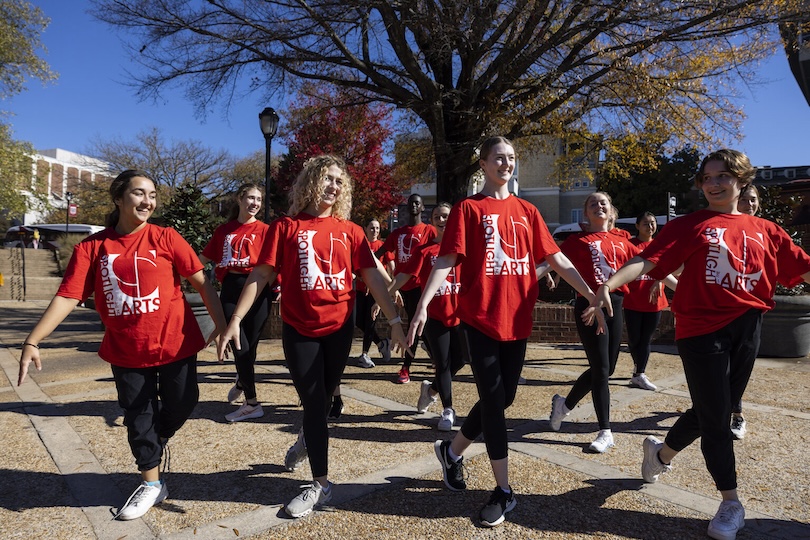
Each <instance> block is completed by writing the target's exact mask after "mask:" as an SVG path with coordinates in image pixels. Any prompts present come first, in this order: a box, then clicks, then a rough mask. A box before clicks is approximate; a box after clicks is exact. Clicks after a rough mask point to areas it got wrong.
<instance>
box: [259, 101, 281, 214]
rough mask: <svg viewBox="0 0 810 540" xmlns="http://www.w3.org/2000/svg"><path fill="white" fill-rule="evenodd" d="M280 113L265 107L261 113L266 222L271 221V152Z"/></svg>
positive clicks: (260, 125) (260, 126)
mask: <svg viewBox="0 0 810 540" xmlns="http://www.w3.org/2000/svg"><path fill="white" fill-rule="evenodd" d="M278 119H279V118H278V113H276V110H275V109H274V108H272V107H265V108H264V110H263V111H262V112H260V113H259V128H260V129H261V130H262V134H263V135H264V145H265V146H264V222H265V223H267V222H269V221H270V152H271V146H272V144H273V137H275V135H276V132H277V131H278Z"/></svg>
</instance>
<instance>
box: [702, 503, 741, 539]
mask: <svg viewBox="0 0 810 540" xmlns="http://www.w3.org/2000/svg"><path fill="white" fill-rule="evenodd" d="M743 527H745V509H744V508H743V507H742V504H740V501H723V502H721V503H720V508H718V509H717V513H716V514H715V515H714V518H712V520H711V521H710V522H709V530H708V534H709V537H710V538H715V539H717V540H734V539H735V538H736V537H737V531H739V530H740V529H742V528H743Z"/></svg>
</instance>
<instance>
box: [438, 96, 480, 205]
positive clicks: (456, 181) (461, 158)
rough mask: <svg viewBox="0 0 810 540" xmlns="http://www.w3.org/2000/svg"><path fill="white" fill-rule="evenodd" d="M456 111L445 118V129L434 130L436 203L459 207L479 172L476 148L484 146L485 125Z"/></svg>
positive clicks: (442, 126) (445, 115) (446, 111)
mask: <svg viewBox="0 0 810 540" xmlns="http://www.w3.org/2000/svg"><path fill="white" fill-rule="evenodd" d="M460 116H462V115H461V114H459V113H455V112H454V111H448V110H447V108H445V113H444V115H443V117H442V125H441V126H438V127H437V129H431V132H432V133H433V155H434V157H435V160H436V200H437V202H449V203H451V204H455V203H456V202H458V201H460V200H461V199H463V198H464V197H466V196H467V188H468V187H469V185H470V177H471V176H472V174H473V173H474V172H475V171H476V170H477V169H478V161H477V160H476V159H475V158H476V157H477V156H476V152H475V150H476V148H477V147H478V145H479V144H480V142H481V137H482V132H483V126H482V123H481V122H478V121H476V122H469V121H467V120H465V119H462V118H460Z"/></svg>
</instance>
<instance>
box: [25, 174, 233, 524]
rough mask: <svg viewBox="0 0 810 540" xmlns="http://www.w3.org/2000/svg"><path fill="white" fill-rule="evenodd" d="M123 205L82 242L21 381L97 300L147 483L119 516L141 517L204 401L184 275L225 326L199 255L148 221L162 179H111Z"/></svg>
mask: <svg viewBox="0 0 810 540" xmlns="http://www.w3.org/2000/svg"><path fill="white" fill-rule="evenodd" d="M110 198H111V199H112V201H113V203H114V204H115V209H114V210H113V211H112V213H111V214H110V215H109V216H108V218H107V228H106V229H104V230H103V231H101V232H99V233H96V234H94V235H92V236H89V237H87V238H86V239H84V240H83V241H82V242H80V243H79V244H77V245H76V247H75V248H74V250H73V256H72V257H71V259H70V262H69V263H68V267H67V270H66V271H65V277H64V279H63V280H62V284H61V285H60V287H59V290H58V291H57V293H56V296H55V297H54V298H53V300H52V301H51V303H50V305H49V306H48V308H47V309H46V310H45V313H44V314H43V315H42V318H40V320H39V322H38V323H37V325H36V326H35V327H34V329H33V330H32V331H31V333H30V334H29V335H28V337H27V338H26V340H25V343H24V344H23V349H22V355H21V357H20V374H19V379H18V381H17V384H18V385H19V384H22V382H23V381H24V380H25V377H26V375H27V373H28V368H29V365H30V363H31V362H34V365H35V366H36V368H37V369H38V370H39V369H41V368H42V364H41V360H40V351H39V344H40V342H41V341H42V340H44V339H45V338H46V337H48V336H49V335H50V334H51V332H53V331H54V329H55V328H56V327H57V326H58V325H59V323H61V322H62V321H63V320H64V319H65V317H67V316H68V315H69V314H70V312H71V311H72V310H73V308H75V307H76V305H78V303H79V302H82V301H84V300H86V299H87V298H88V297H89V296H90V295H94V296H95V302H96V310H97V311H98V313H99V315H100V316H101V322H102V323H104V338H103V340H102V342H101V347H100V348H99V351H98V355H99V356H100V357H101V358H102V359H103V360H106V361H107V362H109V363H110V364H111V367H112V373H113V377H114V378H115V386H116V389H117V390H118V403H119V405H121V408H123V409H124V425H125V426H126V427H127V438H128V440H129V445H130V448H131V450H132V454H133V456H135V463H136V465H137V466H138V470H139V471H140V472H141V479H142V483H141V485H140V486H138V488H137V489H136V490H135V492H134V493H133V494H132V496H131V497H130V498H129V500H128V501H127V502H126V503H125V504H124V505H123V506H122V507H121V508H120V509H119V511H118V513H117V514H116V517H117V518H118V519H121V520H129V519H136V518H139V517H141V516H143V515H144V514H145V513H146V512H147V511H148V510H149V509H150V508H151V507H152V506H153V505H155V504H156V503H159V502H160V501H162V500H164V499H165V498H166V497H167V496H168V489H167V486H166V483H165V482H164V481H163V480H161V479H160V472H159V470H158V467H159V465H160V462H161V458H162V456H163V453H164V449H165V448H166V444H167V442H168V440H169V438H170V437H171V436H172V435H174V434H175V432H176V431H177V430H178V429H180V427H181V426H182V425H183V424H184V423H185V422H186V420H187V419H188V417H189V416H190V415H191V412H192V411H193V410H194V406H195V405H196V404H197V399H198V398H199V389H198V387H197V353H198V352H199V351H200V350H201V349H202V348H203V347H205V344H206V339H205V338H203V336H202V334H201V333H200V327H199V326H198V324H197V321H196V319H195V318H194V314H193V312H192V311H191V307H190V306H189V304H188V302H187V301H186V299H185V297H184V296H183V292H182V291H181V289H180V279H181V277H184V278H186V279H187V280H188V282H189V283H191V285H192V286H193V287H194V288H195V289H196V290H197V291H198V292H199V293H200V295H201V296H202V300H203V302H204V303H205V307H206V308H207V309H208V313H209V314H210V315H211V318H212V319H213V320H214V324H215V326H216V328H215V329H214V332H213V333H212V335H211V336H208V341H209V342H210V341H211V340H212V339H213V338H215V337H216V336H217V335H219V333H220V331H221V330H222V329H223V328H224V327H225V316H224V315H223V313H222V307H221V306H220V303H219V299H218V298H217V293H216V291H215V290H214V287H213V286H212V285H211V283H210V282H209V281H208V279H207V278H206V277H205V273H204V272H203V265H202V264H201V263H200V260H199V258H198V257H197V254H196V253H194V250H193V249H192V248H191V246H190V245H189V244H188V242H186V241H185V240H184V239H183V237H181V236H180V235H179V234H178V233H177V231H175V230H174V229H170V228H163V227H158V226H156V225H152V224H150V223H148V222H147V221H148V219H149V218H150V217H151V216H152V212H154V210H155V205H156V204H157V191H156V189H155V183H154V182H153V181H152V180H151V179H150V178H149V177H148V176H147V175H146V173H143V172H140V171H135V170H127V171H124V172H122V173H121V174H119V175H118V177H117V178H116V179H115V180H113V182H112V184H111V185H110Z"/></svg>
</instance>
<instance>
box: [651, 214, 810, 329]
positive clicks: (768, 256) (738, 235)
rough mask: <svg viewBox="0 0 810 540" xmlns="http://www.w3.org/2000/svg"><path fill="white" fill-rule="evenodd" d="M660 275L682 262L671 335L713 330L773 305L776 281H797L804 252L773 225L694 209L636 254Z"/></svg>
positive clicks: (806, 267)
mask: <svg viewBox="0 0 810 540" xmlns="http://www.w3.org/2000/svg"><path fill="white" fill-rule="evenodd" d="M641 257H643V258H644V259H646V260H648V261H650V262H652V263H655V264H656V267H655V268H654V269H653V270H652V271H651V272H650V275H651V276H652V277H654V278H656V279H660V278H662V277H664V276H666V275H667V274H671V273H672V272H674V271H675V270H677V268H678V267H679V266H680V265H681V264H683V265H684V270H683V273H682V274H681V275H680V277H679V279H678V288H677V290H676V291H675V296H674V298H673V301H672V311H673V312H674V313H675V322H676V326H675V338H676V339H682V338H687V337H692V336H700V335H704V334H709V333H711V332H715V331H717V330H719V329H721V328H723V327H725V326H726V325H728V324H729V323H730V322H732V321H733V320H734V319H736V318H738V317H740V316H741V315H742V314H743V313H745V312H746V311H748V310H749V309H752V308H754V309H760V310H762V311H768V310H770V309H771V308H773V305H774V302H773V294H774V290H775V287H776V282H777V280H778V281H780V282H782V283H787V284H790V283H797V282H798V281H797V278H798V276H801V275H802V274H805V273H807V272H808V271H810V256H808V255H807V253H805V252H804V251H803V250H802V249H801V248H800V247H799V246H797V245H796V244H794V243H793V241H792V240H791V238H790V236H788V234H787V233H786V232H785V231H784V230H783V229H782V228H781V227H779V226H778V225H776V224H775V223H773V222H771V221H768V220H765V219H762V218H758V217H753V216H749V215H747V214H724V213H719V212H713V211H711V210H700V211H698V212H694V213H692V214H689V215H687V216H683V217H680V218H678V219H676V220H674V221H671V222H669V223H668V224H667V226H666V227H665V228H664V229H663V230H662V231H661V232H660V233H659V234H658V236H657V237H656V238H655V239H654V240H653V241H652V243H650V245H649V246H647V249H645V250H644V251H643V252H642V253H641Z"/></svg>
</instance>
